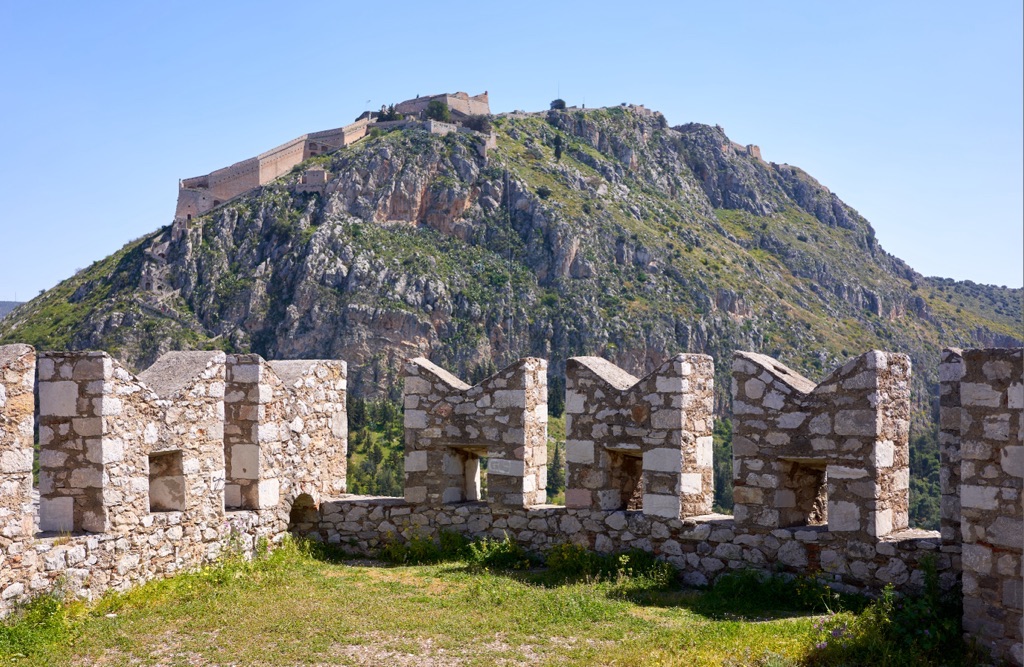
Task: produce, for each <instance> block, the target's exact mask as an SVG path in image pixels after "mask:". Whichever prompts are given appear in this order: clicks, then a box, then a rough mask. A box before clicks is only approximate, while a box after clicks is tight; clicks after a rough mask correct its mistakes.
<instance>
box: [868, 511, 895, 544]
mask: <svg viewBox="0 0 1024 667" xmlns="http://www.w3.org/2000/svg"><path fill="white" fill-rule="evenodd" d="M872 527H873V529H874V536H875V537H882V536H883V535H888V534H889V533H891V532H892V510H888V509H886V510H878V511H876V512H874V522H873V524H872Z"/></svg>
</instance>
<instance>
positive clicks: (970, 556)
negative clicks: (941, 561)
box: [960, 544, 992, 575]
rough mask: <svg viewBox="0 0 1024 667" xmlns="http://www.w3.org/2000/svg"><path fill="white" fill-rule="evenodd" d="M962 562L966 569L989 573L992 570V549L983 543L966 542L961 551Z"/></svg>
mask: <svg viewBox="0 0 1024 667" xmlns="http://www.w3.org/2000/svg"><path fill="white" fill-rule="evenodd" d="M960 562H961V563H962V564H963V568H964V569H965V570H970V571H971V572H974V573H975V574H980V575H987V574H989V573H990V572H991V571H992V550H991V549H990V548H989V547H987V546H984V545H981V544H965V545H963V548H962V550H961V552H960Z"/></svg>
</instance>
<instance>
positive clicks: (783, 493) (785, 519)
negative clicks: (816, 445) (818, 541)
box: [773, 458, 828, 528]
mask: <svg viewBox="0 0 1024 667" xmlns="http://www.w3.org/2000/svg"><path fill="white" fill-rule="evenodd" d="M781 462H782V479H781V480H780V481H779V488H778V489H777V490H776V491H775V498H774V501H775V502H774V503H773V507H775V508H776V509H778V511H779V527H780V528H789V527H793V526H822V525H826V524H828V484H827V481H828V480H827V476H826V474H825V465H826V464H825V461H823V460H821V459H798V458H792V459H782V460H781Z"/></svg>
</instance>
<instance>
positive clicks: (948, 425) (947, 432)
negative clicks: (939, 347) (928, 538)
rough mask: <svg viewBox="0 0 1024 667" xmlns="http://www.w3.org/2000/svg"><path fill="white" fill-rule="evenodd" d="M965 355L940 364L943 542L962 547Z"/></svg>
mask: <svg viewBox="0 0 1024 667" xmlns="http://www.w3.org/2000/svg"><path fill="white" fill-rule="evenodd" d="M963 375H964V358H963V351H962V350H960V349H959V348H950V349H946V350H943V351H942V361H941V363H940V364H939V486H940V493H941V497H940V501H939V502H940V504H939V512H940V518H939V522H940V524H939V525H940V530H941V532H942V541H943V542H944V543H945V544H947V545H949V546H951V547H957V548H959V546H960V541H961V540H960V380H961V378H963Z"/></svg>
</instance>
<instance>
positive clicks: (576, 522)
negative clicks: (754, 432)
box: [311, 496, 956, 592]
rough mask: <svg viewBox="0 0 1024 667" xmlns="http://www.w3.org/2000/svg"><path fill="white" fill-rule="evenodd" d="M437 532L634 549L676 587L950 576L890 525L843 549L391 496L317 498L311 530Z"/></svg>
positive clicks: (383, 537) (820, 534)
mask: <svg viewBox="0 0 1024 667" xmlns="http://www.w3.org/2000/svg"><path fill="white" fill-rule="evenodd" d="M442 531H451V532H456V533H461V534H463V535H466V536H467V537H470V538H484V537H486V538H496V539H504V538H505V537H506V536H507V537H509V538H511V539H513V540H515V541H516V542H518V543H519V544H520V545H522V546H523V547H524V548H526V549H528V550H530V551H533V552H535V553H544V552H546V551H548V550H549V549H550V548H551V547H553V546H555V545H558V544H577V545H580V546H582V547H585V548H587V549H592V550H595V551H598V552H602V553H617V552H622V551H628V550H630V549H639V550H642V551H647V552H649V553H652V554H654V555H656V556H657V557H659V558H661V559H663V560H665V561H667V562H669V563H671V564H672V565H673V566H674V567H676V568H677V569H678V570H679V571H680V573H681V576H682V578H683V580H684V581H685V582H686V583H688V584H690V585H696V586H703V585H706V584H708V583H710V582H712V581H714V580H715V579H716V578H717V577H718V576H720V575H722V574H724V573H726V572H733V571H736V570H739V569H744V568H752V569H759V570H764V571H767V572H791V573H799V574H808V575H812V576H816V577H819V578H821V579H822V580H823V581H825V582H827V583H829V585H831V586H833V587H834V588H835V589H836V590H840V591H844V592H857V591H877V590H879V589H881V588H882V587H884V586H885V585H886V584H890V583H891V584H893V585H894V586H895V587H896V588H897V590H901V591H911V590H920V589H921V588H922V587H923V584H924V570H923V568H922V560H923V559H924V558H925V557H928V558H930V559H932V560H933V562H934V563H935V566H936V568H937V570H938V572H939V574H940V580H941V582H942V584H943V585H944V586H946V587H949V586H951V585H952V584H953V582H954V581H955V579H956V576H955V573H954V572H953V571H952V567H953V561H952V560H951V558H950V556H949V555H948V554H945V553H943V552H942V551H941V550H940V538H939V534H938V533H937V532H934V531H923V530H907V531H899V532H895V533H891V534H890V535H888V536H886V537H885V538H883V539H881V540H879V541H878V542H877V543H875V544H870V545H868V544H865V545H863V546H862V547H861V548H859V549H857V550H849V549H848V548H847V545H846V544H845V542H844V541H843V540H842V539H840V538H839V537H838V536H836V535H835V534H830V533H829V532H828V531H826V530H824V529H823V528H822V527H816V528H807V527H799V528H778V529H775V530H773V531H771V532H770V533H766V534H752V533H747V532H744V531H742V530H740V529H739V528H738V526H737V525H736V522H735V521H734V519H733V518H732V517H730V516H727V515H721V514H711V515H706V516H698V517H688V518H686V519H670V518H666V517H658V516H650V515H647V514H645V513H643V512H640V511H623V510H599V509H573V508H569V507H561V506H555V505H538V506H535V507H529V508H516V509H512V510H507V509H506V510H504V511H502V512H495V511H494V509H493V508H492V507H490V506H489V505H488V504H487V503H483V502H476V503H462V504H458V505H440V506H437V507H427V506H424V505H420V504H410V503H407V502H405V501H403V500H402V499H400V498H379V497H370V496H343V497H341V498H337V499H332V500H330V501H326V502H324V503H322V504H321V506H320V519H319V528H318V529H317V530H315V531H313V532H312V534H311V536H312V537H314V538H315V539H317V540H322V541H325V542H327V543H329V544H336V545H340V546H342V547H344V548H345V549H346V550H349V551H353V552H356V553H362V554H367V555H372V554H375V553H377V551H378V550H379V549H381V548H382V547H384V546H385V545H386V544H388V543H389V542H392V541H397V542H399V543H402V542H406V541H408V540H411V539H413V538H424V537H426V538H432V539H437V538H438V537H439V536H440V533H441V532H442Z"/></svg>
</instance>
